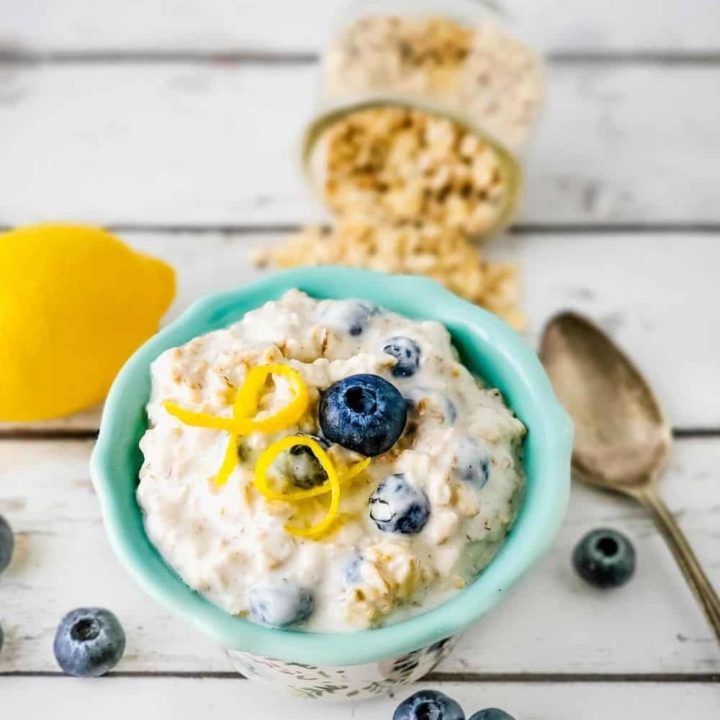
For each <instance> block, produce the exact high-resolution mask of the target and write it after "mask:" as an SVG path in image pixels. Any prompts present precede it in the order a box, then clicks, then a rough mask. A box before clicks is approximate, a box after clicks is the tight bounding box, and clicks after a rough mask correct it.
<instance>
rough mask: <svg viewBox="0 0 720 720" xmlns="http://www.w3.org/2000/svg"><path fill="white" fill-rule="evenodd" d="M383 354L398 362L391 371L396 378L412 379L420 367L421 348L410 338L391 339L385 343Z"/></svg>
mask: <svg viewBox="0 0 720 720" xmlns="http://www.w3.org/2000/svg"><path fill="white" fill-rule="evenodd" d="M383 352H384V353H387V354H388V355H392V356H393V357H394V358H395V359H396V360H397V363H396V364H395V367H394V368H393V369H392V370H391V372H392V374H393V376H394V377H402V378H405V377H410V376H411V375H414V374H415V373H416V372H417V369H418V368H419V367H420V346H419V345H418V344H417V343H416V342H415V341H414V340H411V339H410V338H408V337H393V338H390V339H389V340H388V341H387V342H386V343H385V346H384V347H383Z"/></svg>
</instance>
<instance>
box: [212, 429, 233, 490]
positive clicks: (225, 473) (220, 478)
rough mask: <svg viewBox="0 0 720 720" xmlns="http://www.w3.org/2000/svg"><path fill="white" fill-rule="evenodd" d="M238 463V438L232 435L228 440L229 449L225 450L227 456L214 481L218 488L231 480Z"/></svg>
mask: <svg viewBox="0 0 720 720" xmlns="http://www.w3.org/2000/svg"><path fill="white" fill-rule="evenodd" d="M238 462H239V461H238V443H237V437H236V436H235V435H232V434H231V435H230V437H229V438H228V444H227V448H225V456H224V457H223V461H222V465H221V466H220V469H219V470H218V473H217V475H216V476H215V478H214V479H213V482H214V483H215V485H217V486H218V487H220V486H222V485H224V484H225V483H226V482H227V481H228V480H229V479H230V475H232V471H233V470H234V469H235V468H236V467H237V466H238Z"/></svg>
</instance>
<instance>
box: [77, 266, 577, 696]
mask: <svg viewBox="0 0 720 720" xmlns="http://www.w3.org/2000/svg"><path fill="white" fill-rule="evenodd" d="M291 288H299V289H301V290H304V291H305V292H306V293H308V294H309V295H311V296H312V297H316V298H335V299H339V298H361V299H366V300H370V301H372V302H374V303H377V304H378V305H382V306H384V307H386V308H388V309H390V310H393V311H395V312H398V313H400V314H402V315H406V316H408V317H411V318H415V319H419V320H437V321H439V322H441V323H442V324H443V325H445V327H447V328H448V330H449V331H450V333H451V334H452V337H453V340H454V343H455V345H456V347H457V348H458V350H459V351H460V354H461V356H462V359H463V362H464V363H465V364H466V365H467V366H468V367H469V368H470V369H471V370H472V371H473V372H475V373H476V374H477V375H479V376H480V377H482V378H484V379H485V380H486V381H487V383H488V384H489V385H491V386H494V387H497V388H499V389H500V391H501V392H502V393H503V396H504V397H505V400H506V402H507V403H508V404H509V406H510V407H511V408H512V409H513V410H514V411H515V413H516V414H517V416H518V417H519V418H520V419H521V420H522V421H523V423H525V425H526V427H527V428H528V435H527V439H526V441H525V449H524V462H525V470H526V478H527V485H526V491H525V495H524V499H523V501H522V505H521V508H520V511H519V514H518V517H517V521H516V522H515V525H514V526H513V528H512V530H511V532H510V534H509V535H508V537H507V540H506V542H505V543H504V545H503V547H502V548H501V550H500V552H499V553H498V554H497V556H496V557H495V559H494V560H493V561H492V563H491V564H490V565H489V566H488V567H487V568H486V569H485V570H484V571H483V572H482V573H481V575H479V576H478V578H477V579H476V580H475V581H474V582H473V583H472V584H471V585H469V586H468V587H467V588H466V589H464V590H463V591H461V592H459V593H458V594H457V595H455V596H454V597H453V598H452V599H450V600H449V601H448V602H446V603H445V604H443V605H441V606H440V607H437V608H434V609H432V610H429V611H428V612H426V613H424V614H422V615H419V616H417V617H414V618H412V619H410V620H407V621H404V622H400V623H398V624H395V625H390V626H388V627H383V628H378V629H373V630H361V631H357V632H355V633H353V634H352V639H350V638H349V636H348V635H346V634H321V633H305V632H299V631H298V632H293V631H288V630H275V629H271V628H267V627H261V626H260V625H256V624H253V623H251V622H249V621H248V620H245V619H242V618H238V617H233V616H231V615H229V614H227V613H225V612H224V611H223V610H221V609H220V608H219V607H216V606H215V605H213V604H212V603H210V602H209V601H208V600H206V599H205V598H204V597H203V596H202V595H200V594H199V593H197V592H194V591H193V590H191V589H190V588H189V587H188V586H187V585H185V583H184V582H183V581H182V580H181V579H180V577H179V576H178V575H177V574H176V573H175V572H174V571H173V570H172V569H171V568H170V567H169V566H168V565H167V564H166V563H165V562H164V561H163V559H162V558H161V557H160V555H159V554H158V552H157V551H156V549H155V548H154V546H153V545H152V544H151V542H150V540H149V539H148V537H147V535H146V534H145V530H144V527H143V518H142V514H141V511H140V508H139V506H138V504H137V502H136V500H135V489H136V486H137V480H138V472H139V469H140V465H141V463H142V455H141V453H140V450H139V448H138V443H139V442H140V438H141V437H142V435H143V433H144V432H145V430H146V428H147V417H146V414H145V405H146V403H147V401H148V398H149V395H150V364H151V363H152V362H153V361H154V360H155V358H157V357H158V356H159V355H160V354H161V353H162V352H163V351H164V350H166V349H167V348H170V347H173V346H175V345H180V344H182V343H185V342H187V341H188V340H190V339H191V338H193V337H195V336H197V335H201V334H203V333H206V332H209V331H211V330H216V329H218V328H222V327H225V326H227V325H229V324H230V323H233V322H235V321H237V320H238V319H240V318H241V317H242V316H243V314H244V313H245V312H247V311H248V310H252V309H253V308H257V307H259V306H261V305H263V304H264V303H265V302H267V301H268V300H273V299H276V298H278V297H279V296H281V295H282V294H283V293H284V292H285V291H286V290H289V289H291ZM571 447H572V426H571V423H570V420H569V418H568V416H567V414H566V413H565V412H564V410H563V409H562V408H561V407H560V405H559V403H558V401H557V399H556V398H555V395H554V394H553V391H552V388H551V386H550V383H549V381H548V378H547V376H546V375H545V372H544V370H543V368H542V366H541V365H540V362H539V361H538V359H537V357H536V355H535V353H534V352H533V351H532V350H531V349H530V347H529V346H528V345H527V344H526V343H525V341H524V340H523V339H522V338H521V337H520V336H519V335H517V334H516V333H515V332H513V331H512V330H511V329H510V328H509V327H508V326H507V325H506V324H505V323H503V322H502V321H501V320H499V319H498V318H497V317H495V316H494V315H492V314H490V313H488V312H486V311H484V310H482V309H480V308H478V307H476V306H475V305H471V304H469V303H467V302H465V301H463V300H460V299H459V298H458V297H456V296H455V295H453V294H451V293H450V292H448V291H447V290H445V289H444V288H443V287H442V286H441V285H439V284H438V283H436V282H434V281H432V280H428V279H426V278H418V277H410V276H390V275H384V274H379V273H372V272H366V271H361V270H354V269H349V268H341V267H322V268H303V269H299V270H292V271H289V272H284V273H279V274H276V275H272V276H270V277H268V278H266V279H264V280H261V281H260V282H257V283H254V284H252V285H248V286H246V287H243V288H241V289H239V290H234V291H230V292H225V293H220V294H217V295H212V296H210V297H207V298H205V299H203V300H200V301H199V302H197V303H195V304H194V305H193V306H192V307H191V308H190V309H189V310H188V311H187V312H186V313H185V314H184V315H183V316H182V317H181V318H180V319H178V320H176V321H175V322H174V323H172V324H171V325H169V326H168V327H166V328H165V329H164V330H162V331H161V332H159V333H158V334H157V335H156V336H155V337H153V338H152V339H151V340H149V341H148V342H147V343H146V344H145V345H143V346H142V347H141V348H140V349H139V350H138V351H137V352H136V353H135V354H134V355H133V357H132V358H130V360H129V361H128V362H127V364H126V365H125V367H124V368H123V369H122V371H121V372H120V374H119V375H118V377H117V379H116V380H115V383H114V385H113V387H112V389H111V391H110V394H109V396H108V399H107V402H106V405H105V411H104V413H103V418H102V423H101V427H100V435H99V438H98V441H97V444H96V446H95V450H94V452H93V455H92V460H91V473H92V478H93V482H94V484H95V489H96V491H97V495H98V498H99V501H100V506H101V510H102V515H103V519H104V522H105V527H106V530H107V534H108V537H109V539H110V542H111V543H112V546H113V548H114V549H115V552H116V553H117V555H118V557H119V558H120V560H121V562H122V563H123V565H125V567H126V568H127V569H128V571H129V572H130V573H131V574H132V575H133V576H134V577H135V579H136V580H137V582H138V583H139V584H140V585H141V586H142V588H143V589H144V590H146V591H147V593H148V594H149V595H150V596H152V597H153V598H155V599H156V600H158V601H160V602H161V603H163V604H165V605H166V606H167V607H168V608H170V609H171V610H172V611H174V612H175V613H176V614H178V615H180V616H181V617H183V618H185V619H186V620H187V621H188V622H189V623H191V624H192V625H194V626H196V627H197V628H199V629H200V630H202V631H203V632H205V633H206V634H208V635H210V636H211V637H212V638H214V639H215V640H216V641H217V642H219V643H220V644H221V645H223V646H224V647H225V648H227V649H228V650H229V651H230V652H231V655H232V656H233V657H234V658H235V660H236V661H237V663H238V665H239V667H240V668H241V669H242V671H243V672H245V673H246V674H250V675H255V676H257V675H260V676H263V677H267V676H271V677H273V678H275V679H277V678H278V677H282V679H283V681H285V682H286V683H287V681H288V678H289V676H290V675H292V674H293V673H292V672H290V671H288V669H287V668H299V667H301V668H305V669H304V670H302V671H297V672H295V671H293V672H295V674H296V675H297V674H298V673H300V674H302V677H303V678H304V680H303V681H302V682H300V681H298V683H299V684H296V687H295V689H296V690H297V691H299V692H301V694H310V695H312V694H313V692H311V691H308V692H305V690H307V687H308V686H307V682H306V680H307V676H308V675H311V674H312V673H310V671H309V670H308V669H309V668H315V669H317V670H318V673H319V674H318V678H325V677H326V676H327V675H328V673H327V672H325V670H327V669H328V668H330V667H332V668H334V669H335V670H341V671H342V676H343V677H344V678H345V680H343V682H345V681H347V682H346V685H347V693H346V694H348V693H349V694H352V693H353V692H354V690H353V689H352V688H355V689H357V683H354V681H351V680H349V679H348V674H349V673H350V670H351V668H349V667H348V666H353V667H354V668H355V669H359V668H361V667H368V666H372V667H373V668H375V670H376V671H377V673H380V674H381V675H382V676H383V677H385V678H386V679H387V678H390V679H391V681H392V682H391V684H397V683H398V682H405V681H408V680H413V679H416V676H417V673H418V672H420V670H423V668H425V669H424V671H425V672H427V670H429V669H430V667H432V665H433V664H436V662H437V661H438V660H439V659H441V657H442V656H444V653H446V652H447V650H448V649H449V647H450V645H451V642H450V640H449V639H450V638H452V637H453V636H457V635H458V634H459V633H461V632H462V631H463V630H465V629H466V628H468V627H469V626H470V625H472V624H473V623H474V622H476V621H477V620H478V618H480V617H481V616H482V615H483V614H484V613H486V612H487V611H488V610H489V609H490V608H491V607H493V606H494V605H495V604H497V602H498V601H499V600H500V599H501V598H502V596H503V595H504V593H505V592H507V590H508V589H509V588H510V586H511V585H512V584H513V583H514V582H515V581H516V580H517V579H518V578H519V577H520V576H521V575H522V574H523V573H524V572H525V571H526V570H528V568H530V566H531V565H532V564H533V563H534V562H535V561H536V560H537V559H538V558H539V557H540V555H541V554H542V553H543V552H544V551H545V550H546V549H547V548H548V546H549V545H550V543H551V541H552V539H553V537H554V536H555V534H556V532H557V530H558V528H559V526H560V523H561V521H562V518H563V516H564V513H565V510H566V506H567V500H568V493H569V486H570V455H571ZM408 653H409V654H410V655H413V656H414V658H415V659H414V661H413V663H408V662H407V661H404V660H403V658H406V657H407V654H408ZM418 653H421V654H422V658H424V660H423V661H421V660H419V659H418V657H417V654H418ZM403 663H404V664H403ZM413 664H414V665H415V668H414V671H413V672H409V673H408V672H406V670H407V667H409V666H412V665H413ZM397 667H400V668H405V670H404V671H402V672H400V676H401V677H400V679H399V680H398V679H397V678H398V671H397ZM418 668H419V670H418ZM323 672H324V675H323ZM403 672H404V675H403ZM421 674H422V673H421ZM363 677H369V675H368V674H367V673H365V675H364V676H363ZM373 677H374V676H373ZM392 678H394V679H392ZM338 682H340V681H339V680H338V681H337V682H335V683H334V685H333V686H335V685H337V684H338ZM363 682H364V681H363ZM375 682H376V681H375V680H373V679H371V680H369V681H368V683H369V684H371V685H372V687H373V688H375V687H376V685H375V684H373V683H375ZM303 683H304V685H303V687H300V685H302V684H303ZM325 685H329V683H327V682H325ZM383 689H387V688H383ZM379 691H380V692H381V691H382V690H379ZM370 692H373V690H370ZM320 694H323V693H320ZM330 694H332V693H330Z"/></svg>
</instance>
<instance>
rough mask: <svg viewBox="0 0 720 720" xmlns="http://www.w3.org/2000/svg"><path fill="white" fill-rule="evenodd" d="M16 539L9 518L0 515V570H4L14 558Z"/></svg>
mask: <svg viewBox="0 0 720 720" xmlns="http://www.w3.org/2000/svg"><path fill="white" fill-rule="evenodd" d="M14 548H15V539H14V537H13V531H12V528H11V527H10V525H8V522H7V520H6V519H5V518H4V517H3V516H2V515H0V572H2V571H3V570H4V569H5V568H6V567H7V566H8V565H9V564H10V560H12V555H13V549H14Z"/></svg>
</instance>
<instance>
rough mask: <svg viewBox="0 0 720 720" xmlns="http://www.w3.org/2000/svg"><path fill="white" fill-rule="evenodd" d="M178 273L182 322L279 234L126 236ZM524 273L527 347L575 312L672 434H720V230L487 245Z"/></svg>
mask: <svg viewBox="0 0 720 720" xmlns="http://www.w3.org/2000/svg"><path fill="white" fill-rule="evenodd" d="M122 236H123V237H124V238H125V239H126V240H127V241H128V242H130V243H131V244H132V245H134V246H135V247H137V248H138V249H140V250H143V251H145V252H149V253H152V254H154V255H157V256H160V257H162V258H164V259H165V260H167V261H168V262H169V263H171V264H172V265H173V266H174V267H175V268H176V269H177V272H178V296H177V299H176V301H175V303H174V305H173V307H172V309H171V311H170V313H169V315H168V319H172V318H175V317H177V316H178V315H179V314H180V313H181V312H182V311H183V310H184V309H185V308H187V307H188V305H189V304H190V303H192V302H193V301H194V300H197V299H198V298H199V297H202V296H203V295H206V294H208V293H210V292H215V291H220V290H227V289H230V288H235V287H239V286H242V285H243V284H244V283H247V282H250V281H252V280H253V279H255V278H257V277H260V276H261V275H262V274H263V272H262V271H259V270H257V269H256V268H254V267H253V266H252V265H251V263H250V262H249V257H250V255H251V254H252V252H253V250H255V249H257V248H260V247H263V246H267V245H271V244H273V243H277V242H280V241H281V239H282V237H283V235H282V234H281V233H250V234H246V233H203V234H197V233H132V232H130V233H122ZM490 251H491V254H492V255H495V256H497V257H503V258H509V259H511V260H515V261H517V262H518V263H519V264H520V266H521V269H522V272H523V285H524V288H525V301H524V305H525V308H526V311H527V314H528V316H529V318H530V327H529V331H528V334H527V337H528V340H529V341H530V342H531V343H532V344H535V343H536V342H537V338H538V335H539V333H540V331H541V329H542V326H543V325H544V323H545V322H546V321H547V319H548V318H549V317H550V316H551V315H553V314H554V313H555V312H558V311H559V310H562V309H566V308H575V309H577V310H579V311H581V312H584V313H586V314H588V315H590V316H591V317H593V318H595V319H596V320H597V321H598V322H600V324H601V325H603V327H605V329H606V330H607V331H608V332H610V333H611V334H612V335H613V336H614V337H615V338H616V339H617V340H618V342H620V343H621V344H622V345H623V346H625V347H626V349H627V350H628V352H629V353H630V354H631V355H632V356H633V357H634V358H635V359H636V360H637V362H638V364H639V365H640V366H641V368H642V369H643V371H644V372H645V373H646V374H647V376H648V378H649V379H650V381H651V382H652V384H653V385H654V386H655V387H656V389H657V392H658V394H659V397H660V398H661V399H662V401H663V404H664V405H665V407H666V409H667V412H668V415H669V417H670V419H671V421H672V423H673V425H674V426H675V427H680V428H698V427H703V428H720V374H719V373H718V372H717V360H716V359H717V357H718V356H720V336H718V334H717V333H715V332H710V331H709V330H710V329H711V328H712V327H713V326H714V323H715V313H716V307H717V300H718V290H717V268H718V267H720V233H718V234H707V235H704V234H687V233H684V234H683V233H678V234H663V235H659V236H656V235H654V234H643V235H632V234H627V233H597V234H595V233H593V234H587V233H562V234H545V233H523V234H520V235H511V236H508V237H506V238H504V239H503V240H500V241H498V242H496V243H494V244H493V245H492V246H491V247H490ZM98 418H99V410H95V411H88V412H84V413H82V414H79V415H77V416H73V417H71V418H65V419H63V420H60V421H58V422H53V423H43V424H41V425H39V426H38V425H19V426H18V425H8V424H5V425H4V426H3V425H1V424H0V434H5V435H7V434H8V433H10V432H19V433H23V434H28V433H33V432H37V431H39V430H46V429H48V428H52V429H56V430H59V431H62V432H77V431H80V432H92V431H94V430H96V429H97V424H98Z"/></svg>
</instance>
